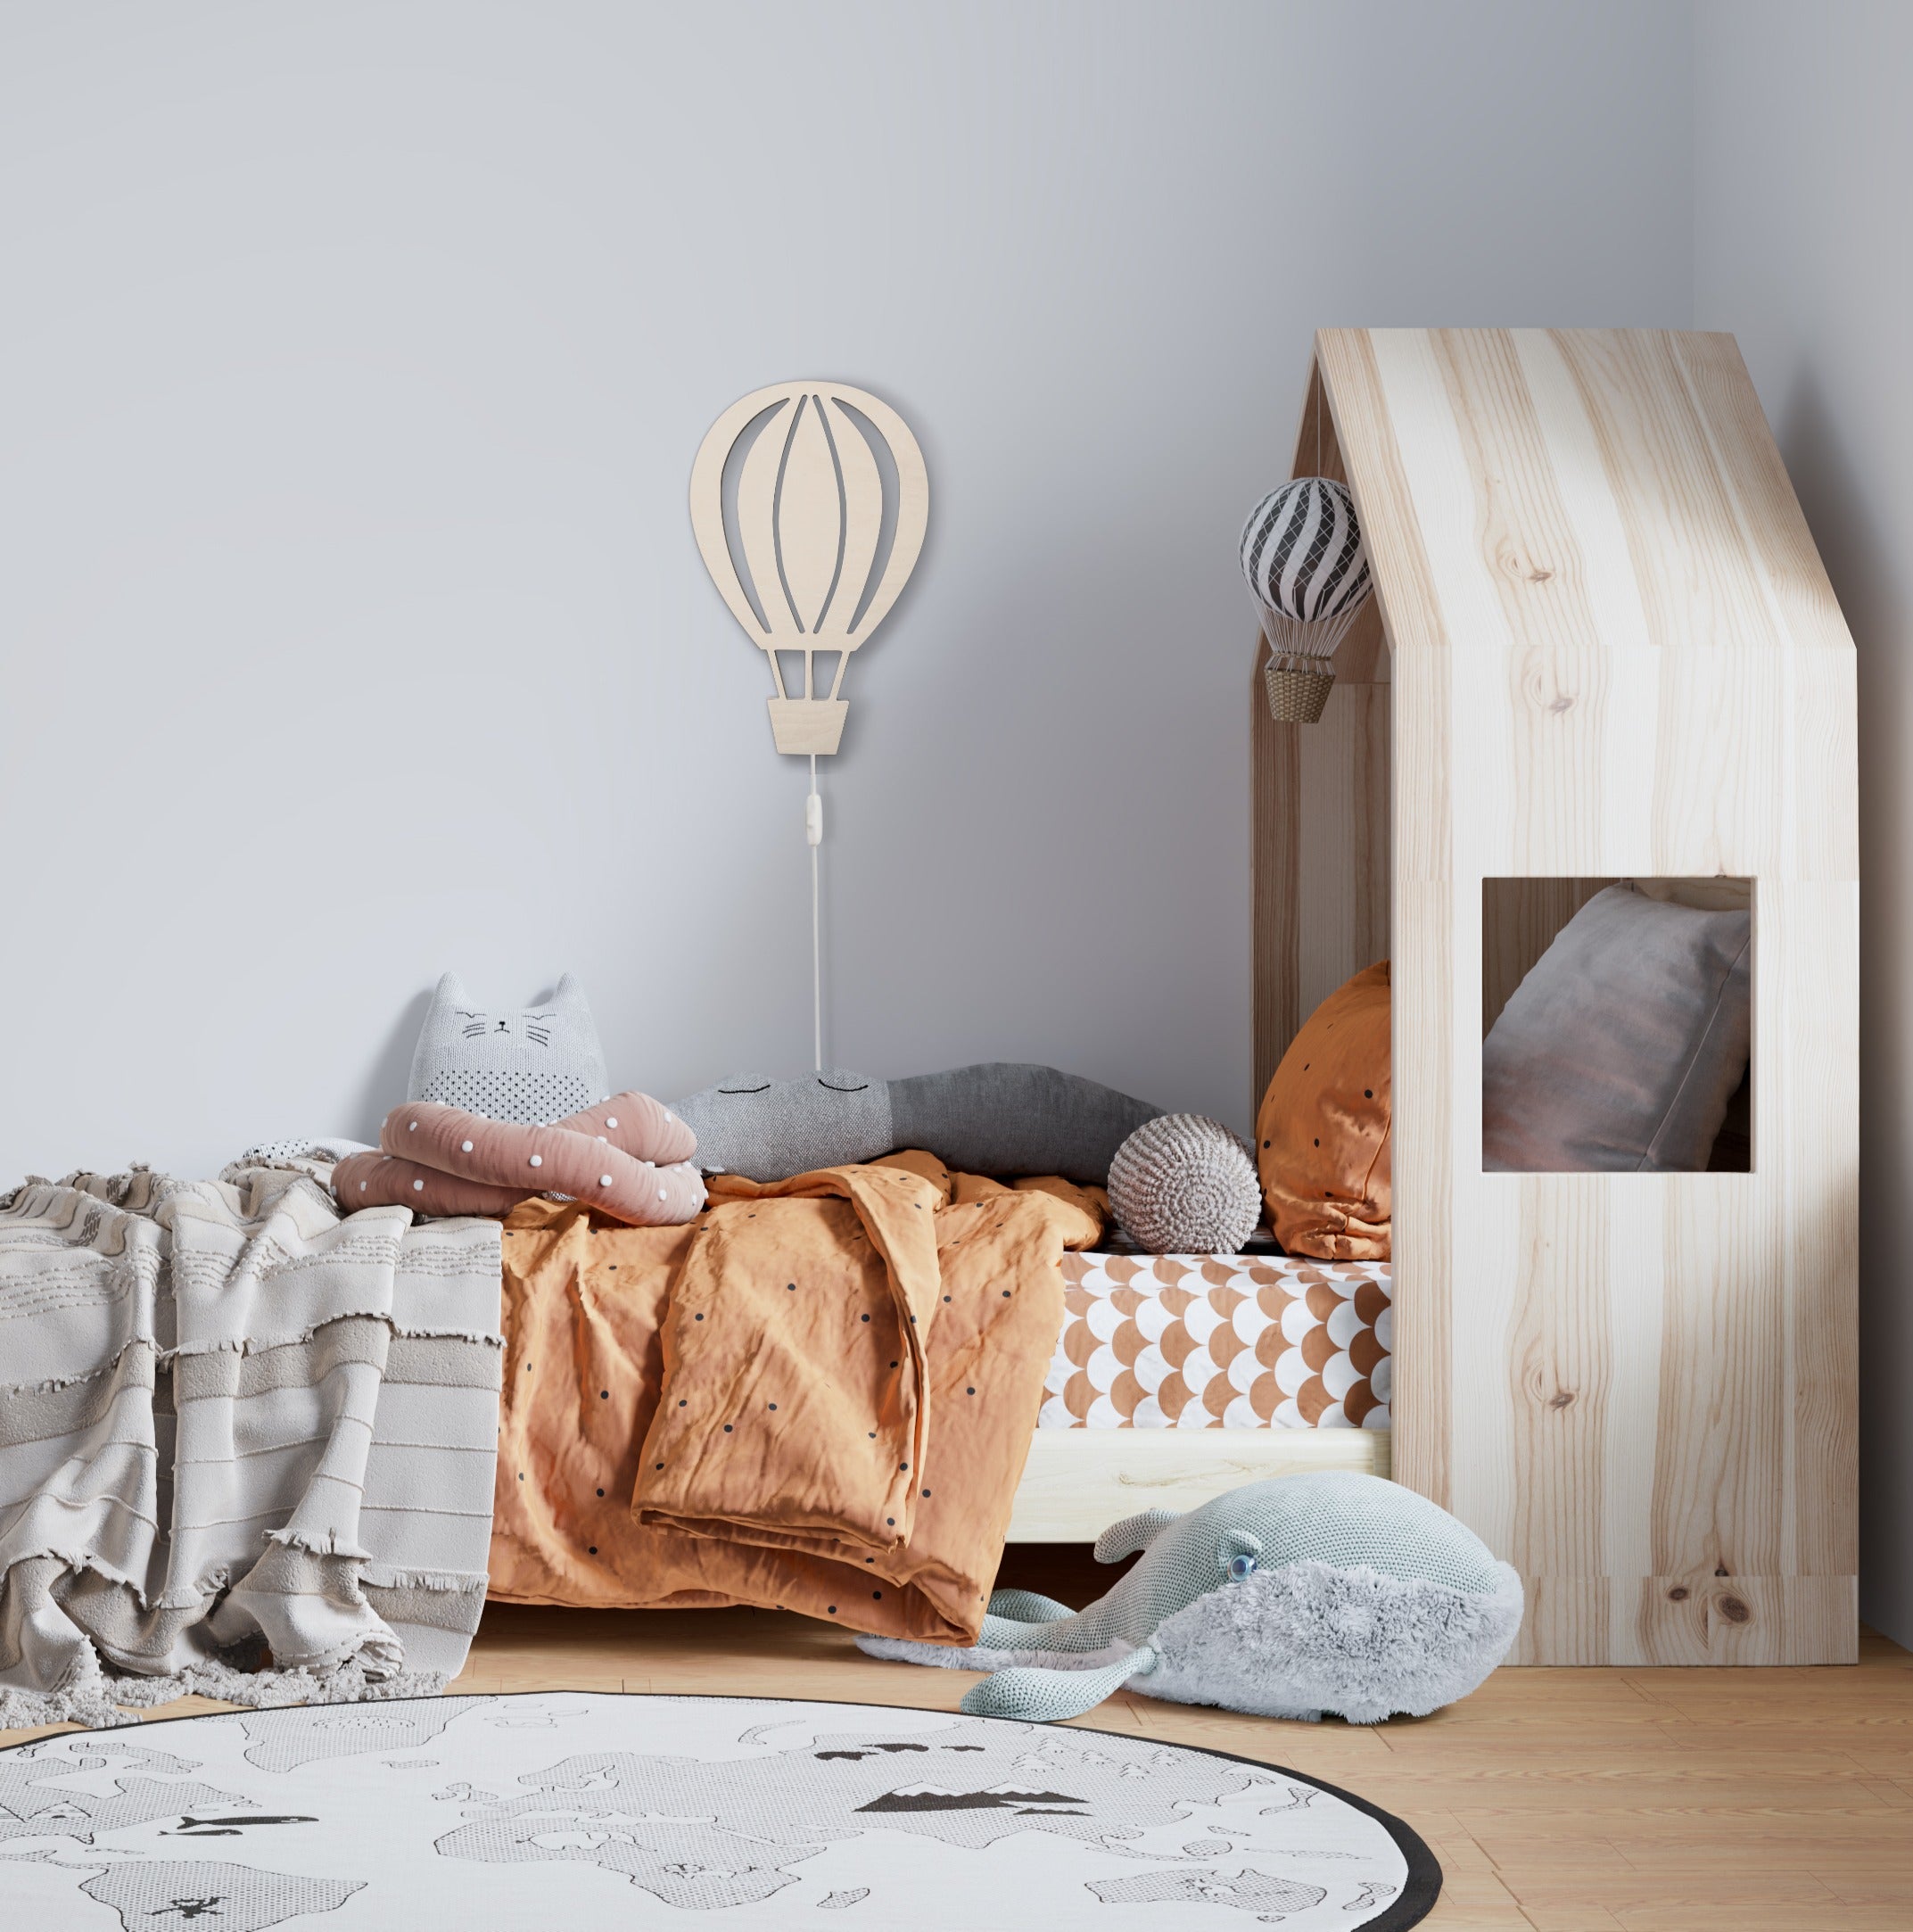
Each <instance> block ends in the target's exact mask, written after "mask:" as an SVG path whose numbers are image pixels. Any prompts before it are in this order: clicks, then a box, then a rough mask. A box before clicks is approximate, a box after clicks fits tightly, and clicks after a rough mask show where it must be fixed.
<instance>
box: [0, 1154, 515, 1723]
mask: <svg viewBox="0 0 1913 1932" xmlns="http://www.w3.org/2000/svg"><path fill="white" fill-rule="evenodd" d="M325 1171H326V1170H325V1169H324V1168H316V1169H312V1168H308V1169H305V1170H301V1169H300V1168H296V1167H294V1168H285V1167H279V1168H228V1169H227V1173H226V1175H225V1177H222V1179H220V1180H219V1181H197V1182H186V1181H174V1180H169V1179H167V1178H165V1177H162V1176H160V1175H156V1174H153V1173H150V1172H148V1171H146V1170H144V1169H136V1170H135V1171H134V1172H132V1173H131V1174H125V1175H116V1176H111V1177H108V1176H100V1175H74V1176H70V1177H68V1179H67V1180H65V1181H62V1182H58V1183H53V1182H46V1181H40V1180H33V1181H29V1182H28V1183H27V1184H26V1185H24V1186H23V1187H21V1188H19V1189H17V1190H15V1192H14V1193H13V1194H12V1196H11V1198H8V1199H4V1200H0V1726H4V1725H16V1724H29V1723H45V1722H51V1721H57V1720H59V1719H64V1718H78V1719H80V1720H81V1721H86V1722H93V1723H111V1722H114V1721H119V1713H118V1711H117V1710H116V1708H115V1706H116V1705H150V1704H156V1703H162V1702H165V1701H166V1700H168V1699H169V1698H171V1697H177V1696H179V1695H181V1694H182V1693H183V1692H185V1691H186V1690H198V1691H202V1692H204V1693H206V1694H208V1695H210V1696H214V1697H229V1698H233V1699H235V1700H236V1701H240V1702H243V1703H251V1704H258V1703H280V1702H294V1701H304V1700H312V1699H319V1700H331V1699H339V1698H347V1697H367V1696H373V1697H375V1696H380V1695H387V1696H404V1695H416V1694H417V1693H418V1692H420V1691H422V1690H429V1689H433V1688H438V1687H439V1686H440V1685H441V1684H442V1683H443V1681H444V1680H445V1678H446V1677H447V1676H448V1675H449V1674H451V1673H453V1672H456V1671H457V1670H458V1667H459V1665H460V1664H461V1663H462V1661H463V1659H464V1656H465V1653H466V1647H467V1646H468V1645H469V1643H470V1641H471V1636H472V1632H473V1631H474V1630H475V1629H476V1628H477V1624H478V1619H479V1614H480V1612H481V1610H482V1606H483V1603H484V1589H485V1555H486V1548H487V1545H488V1542H489V1540H490V1537H491V1490H492V1465H493V1461H494V1458H495V1453H496V1444H497V1437H498V1407H499V1362H500V1359H501V1353H500V1351H501V1346H502V1344H501V1340H500V1337H499V1333H498V1322H499V1226H498V1224H497V1223H496V1222H495V1221H479V1220H454V1221H439V1222H435V1223H433V1224H431V1225H430V1226H413V1225H412V1218H411V1216H410V1214H409V1213H408V1211H407V1210H404V1209H402V1208H375V1209H370V1210H366V1211H365V1212H362V1213H358V1214H353V1215H350V1216H345V1217H342V1216H341V1215H340V1213H339V1211H338V1210H337V1209H336V1208H335V1207H334V1204H333V1201H332V1198H331V1196H330V1194H329V1193H327V1192H326V1187H325V1185H323V1180H322V1178H321V1177H322V1176H323V1174H324V1172H325ZM262 1666H263V1667H262Z"/></svg>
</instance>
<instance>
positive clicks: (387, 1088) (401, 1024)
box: [350, 987, 543, 1142]
mask: <svg viewBox="0 0 1913 1932" xmlns="http://www.w3.org/2000/svg"><path fill="white" fill-rule="evenodd" d="M533 1003H534V1004H537V1005H541V1004H542V1003H543V1002H542V1001H534V1002H533ZM431 1008H432V988H431V987H420V988H419V989H418V991H417V992H416V993H415V994H414V995H412V997H411V998H410V999H409V1000H408V1001H407V1002H406V1003H405V1006H404V1008H403V1010H402V1011H400V1014H399V1017H398V1018H397V1019H396V1020H393V1021H392V1030H391V1031H390V1032H389V1033H388V1034H387V1035H386V1036H385V1039H384V1044H383V1045H381V1046H380V1048H379V1050H378V1053H377V1054H376V1055H375V1058H374V1060H373V1061H372V1065H371V1066H370V1068H369V1069H367V1073H366V1078H365V1085H364V1086H363V1087H362V1088H361V1089H360V1090H359V1099H358V1101H357V1102H356V1103H355V1104H354V1106H353V1108H352V1119H351V1122H350V1132H351V1133H352V1134H353V1135H355V1136H356V1137H357V1138H358V1139H359V1140H362V1141H373V1142H376V1141H377V1139H378V1137H379V1123H380V1122H381V1121H383V1119H384V1118H385V1116H386V1115H387V1114H388V1113H390V1112H391V1111H392V1109H393V1108H394V1107H396V1106H397V1105H398V1104H399V1102H400V1101H401V1100H403V1099H404V1098H405V1089H406V1086H407V1083H408V1081H409V1079H410V1077H411V1072H412V1053H413V1050H414V1049H415V1048H416V1046H417V1044H418V1035H419V1030H420V1028H423V1027H424V1025H425V1015H426V1013H427V1012H429V1011H431Z"/></svg>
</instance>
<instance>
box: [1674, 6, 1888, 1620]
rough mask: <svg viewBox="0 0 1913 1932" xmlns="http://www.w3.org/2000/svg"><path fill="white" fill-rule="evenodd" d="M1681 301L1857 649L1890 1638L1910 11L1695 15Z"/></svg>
mask: <svg viewBox="0 0 1913 1932" xmlns="http://www.w3.org/2000/svg"><path fill="white" fill-rule="evenodd" d="M1696 51H1697V79H1698V85H1697V88H1696V95H1695V144H1694V152H1695V163H1696V171H1695V190H1696V192H1695V202H1694V209H1695V214H1694V307H1695V313H1696V319H1697V320H1698V321H1699V323H1700V324H1701V326H1703V327H1707V328H1721V329H1731V330H1733V331H1734V332H1735V333H1736V334H1737V335H1738V336H1739V338H1740V343H1741V347H1742V349H1743V351H1744V352H1745V354H1746V357H1747V361H1748V364H1749V367H1751V368H1752V372H1753V377H1754V380H1755V382H1756V383H1757V384H1759V385H1760V398H1761V400H1762V401H1763V402H1764V403H1765V405H1766V408H1767V414H1768V417H1769V419H1770V420H1771V422H1772V423H1773V425H1774V427H1775V430H1776V432H1777V434H1778V436H1779V439H1780V448H1781V452H1782V454H1783V455H1784V456H1785V458H1786V462H1787V467H1788V469H1789V470H1790V471H1791V472H1792V473H1793V483H1794V487H1795V488H1796V489H1797V490H1798V491H1799V492H1800V497H1801V501H1802V504H1803V505H1804V507H1805V508H1806V512H1807V519H1808V521H1809V522H1810V524H1812V526H1813V533H1814V537H1815V539H1816V541H1818V544H1819V546H1820V550H1821V554H1822V555H1823V556H1824V557H1826V567H1827V570H1828V571H1829V573H1830V574H1831V575H1832V577H1833V581H1834V588H1835V590H1836V591H1837V592H1838V593H1839V597H1840V600H1841V603H1842V605H1843V607H1844V609H1845V611H1846V615H1847V621H1848V623H1850V624H1851V626H1852V630H1853V636H1854V640H1855V642H1856V644H1857V645H1858V647H1859V761H1860V763H1859V775H1860V875H1861V876H1860V904H1861V919H1860V1019H1861V1039H1862V1048H1863V1050H1862V1057H1861V1081H1860V1150H1861V1152H1860V1162H1861V1166H1860V1190H1861V1210H1860V1377H1861V1389H1860V1424H1861V1426H1860V1532H1861V1552H1860V1570H1861V1577H1860V1614H1861V1615H1862V1616H1863V1617H1864V1618H1865V1619H1866V1620H1867V1621H1868V1622H1870V1623H1872V1624H1873V1625H1874V1626H1875V1627H1876V1629H1879V1630H1882V1631H1886V1632H1887V1633H1888V1634H1890V1635H1892V1636H1893V1637H1895V1638H1897V1639H1899V1640H1900V1641H1901V1643H1904V1644H1913V1535H1909V1524H1913V1403H1909V1400H1908V1397H1907V1390H1908V1387H1909V1383H1913V1298H1909V1294H1908V1292H1907V1285H1906V1282H1907V1265H1908V1257H1909V1255H1913V1201H1909V1197H1908V1189H1907V1179H1906V1177H1907V1174H1908V1170H1909V1161H1913V1011H1909V1001H1908V997H1907V987H1908V984H1909V980H1913V884H1909V861H1913V777H1909V764H1908V758H1907V752H1906V747H1907V745H1908V744H1909V741H1913V665H1909V659H1908V649H1909V645H1913V557H1909V550H1908V539H1909V532H1913V359H1909V354H1908V347H1907V318H1908V317H1909V314H1913V251H1909V246H1908V239H1907V210H1908V206H1909V198H1913V120H1909V117H1908V113H1907V107H1906V96H1907V88H1908V84H1909V79H1913V10H1909V8H1908V7H1906V6H1905V5H1904V4H1903V0H1859V4H1856V0H1838V4H1831V5H1827V4H1822V5H1818V6H1814V7H1802V6H1800V5H1798V4H1786V0H1710V4H1703V6H1702V7H1701V8H1700V9H1699V12H1698V14H1697V18H1696Z"/></svg>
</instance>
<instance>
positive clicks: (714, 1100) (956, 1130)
mask: <svg viewBox="0 0 1913 1932" xmlns="http://www.w3.org/2000/svg"><path fill="white" fill-rule="evenodd" d="M672 1112H674V1113H675V1114H676V1115H677V1116H678V1118H679V1119H680V1120H682V1121H684V1122H685V1123H686V1124H687V1125H688V1126H689V1127H690V1129H691V1131H692V1132H693V1133H695V1134H696V1135H697V1162H698V1165H699V1166H700V1167H702V1168H704V1170H705V1173H707V1174H721V1173H728V1174H741V1175H743V1176H745V1177H746V1178H747V1179H749V1180H754V1181H782V1180H787V1179H788V1178H789V1177H791V1176H792V1175H793V1174H804V1173H807V1172H809V1170H810V1169H811V1168H829V1167H838V1166H842V1165H845V1164H846V1163H851V1162H855V1161H860V1160H876V1159H877V1158H878V1156H879V1155H881V1154H886V1153H889V1152H892V1151H893V1150H894V1149H896V1148H899V1147H920V1148H923V1149H924V1150H926V1151H927V1152H930V1153H933V1154H935V1155H936V1157H937V1159H938V1160H943V1161H945V1162H947V1163H948V1165H949V1166H951V1167H952V1168H956V1169H958V1170H959V1171H960V1172H961V1173H966V1174H992V1175H1009V1176H1015V1175H1023V1174H1060V1175H1062V1176H1063V1177H1065V1178H1066V1179H1068V1180H1072V1181H1093V1182H1096V1183H1099V1184H1100V1183H1101V1182H1102V1181H1103V1180H1104V1179H1106V1178H1107V1177H1108V1175H1109V1163H1110V1161H1111V1160H1114V1159H1115V1157H1116V1151H1117V1148H1118V1147H1120V1146H1121V1145H1122V1144H1123V1143H1124V1141H1125V1140H1126V1139H1127V1138H1128V1137H1129V1135H1131V1134H1132V1133H1134V1131H1135V1129H1136V1128H1137V1127H1140V1126H1142V1123H1143V1122H1144V1121H1145V1120H1152V1119H1155V1118H1156V1116H1157V1114H1158V1112H1159V1109H1158V1108H1155V1107H1151V1106H1150V1105H1149V1104H1148V1103H1147V1102H1144V1101H1140V1100H1132V1099H1131V1098H1130V1097H1129V1095H1128V1094H1118V1093H1117V1092H1116V1090H1115V1089H1114V1088H1113V1087H1107V1086H1099V1085H1098V1084H1097V1083H1096V1082H1095V1081H1094V1080H1084V1079H1083V1078H1081V1077H1078V1076H1077V1075H1076V1074H1073V1073H1063V1072H1061V1071H1060V1070H1059V1069H1056V1068H1054V1067H1037V1066H1030V1065H1027V1064H1023V1063H1020V1062H1013V1061H989V1062H986V1063H985V1064H983V1065H980V1066H975V1067H953V1068H952V1069H950V1070H949V1071H948V1072H947V1073H925V1074H917V1075H914V1076H912V1077H910V1078H908V1079H903V1080H887V1081H886V1080H870V1079H866V1078H864V1077H862V1075H860V1074H854V1073H845V1072H843V1071H841V1070H838V1069H832V1070H830V1071H828V1072H824V1073H812V1074H806V1075H805V1076H804V1077H803V1078H802V1079H799V1080H768V1079H732V1080H723V1081H720V1082H719V1083H718V1085H717V1086H710V1087H706V1088H705V1090H704V1092H703V1093H701V1094H692V1095H691V1096H690V1097H689V1099H688V1100H680V1101H673V1102H672Z"/></svg>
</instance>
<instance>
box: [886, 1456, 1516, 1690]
mask: <svg viewBox="0 0 1913 1932" xmlns="http://www.w3.org/2000/svg"><path fill="white" fill-rule="evenodd" d="M1138 1549H1140V1550H1142V1560H1141V1561H1140V1562H1139V1563H1138V1564H1137V1565H1135V1567H1134V1569H1132V1570H1130V1571H1129V1572H1128V1573H1126V1575H1125V1576H1124V1577H1122V1579H1121V1580H1120V1581H1118V1582H1117V1585H1116V1587H1115V1588H1114V1589H1111V1590H1110V1591H1109V1593H1108V1595H1107V1596H1104V1597H1102V1598H1099V1599H1098V1600H1097V1601H1096V1602H1095V1603H1093V1604H1091V1605H1090V1606H1089V1607H1088V1608H1087V1609H1086V1610H1081V1611H1076V1610H1071V1609H1070V1608H1069V1607H1068V1606H1067V1605H1064V1604H1060V1603H1056V1602H1053V1601H1052V1600H1051V1599H1050V1598H1046V1597H1038V1596H1034V1595H1032V1594H1030V1593H1029V1592H1027V1591H1024V1590H998V1591H997V1592H996V1594H995V1595H994V1597H992V1598H991V1599H990V1608H989V1614H987V1615H986V1616H985V1618H984V1620H983V1631H982V1640H981V1641H980V1642H979V1643H978V1644H977V1645H975V1646H974V1647H970V1648H968V1649H952V1648H950V1647H945V1646H943V1645H937V1644H922V1643H910V1642H905V1641H903V1640H902V1639H896V1638H887V1637H859V1638H858V1639H857V1642H858V1644H859V1646H860V1647H862V1649H864V1650H865V1651H867V1652H868V1653H869V1654H870V1655H872V1656H877V1657H895V1658H899V1659H902V1660H903V1661H906V1662H909V1663H913V1664H941V1665H943V1666H944V1668H946V1669H951V1670H960V1671H989V1672H992V1673H993V1674H992V1675H991V1676H989V1677H986V1678H985V1680H983V1682H981V1683H980V1684H976V1685H973V1686H972V1687H971V1688H970V1689H969V1692H968V1693H967V1694H966V1695H965V1697H964V1698H963V1706H962V1707H963V1709H964V1710H965V1711H967V1712H969V1713H970V1714H971V1715H972V1716H973V1717H1014V1718H1023V1719H1026V1720H1034V1721H1037V1722H1048V1721H1053V1720H1055V1719H1057V1718H1063V1717H1076V1716H1080V1715H1081V1714H1082V1713H1083V1712H1084V1711H1087V1710H1089V1709H1090V1708H1091V1707H1092V1706H1093V1705H1097V1704H1101V1702H1102V1700H1103V1699H1104V1698H1105V1697H1109V1695H1110V1694H1111V1693H1112V1692H1113V1691H1116V1690H1118V1689H1120V1688H1122V1687H1123V1686H1124V1685H1128V1687H1129V1688H1131V1689H1132V1690H1136V1691H1140V1692H1142V1695H1143V1696H1145V1697H1162V1698H1166V1699H1167V1700H1168V1701H1170V1702H1172V1703H1175V1704H1214V1705H1222V1706H1224V1708H1225V1709H1228V1710H1233V1711H1243V1712H1247V1713H1249V1714H1250V1715H1251V1716H1256V1717H1299V1718H1310V1719H1314V1718H1319V1717H1320V1716H1321V1715H1322V1714H1323V1713H1324V1712H1334V1713H1338V1714H1339V1715H1340V1716H1342V1717H1345V1718H1347V1719H1348V1721H1350V1722H1351V1723H1356V1724H1375V1723H1380V1722H1381V1720H1382V1719H1384V1718H1386V1717H1389V1716H1390V1715H1391V1714H1393V1713H1396V1712H1402V1713H1406V1714H1408V1715H1410V1716H1415V1717H1421V1716H1425V1715H1426V1714H1427V1713H1429V1712H1431V1711H1433V1710H1438V1709H1439V1707H1440V1706H1441V1705H1445V1704H1452V1703H1454V1702H1455V1699H1456V1698H1458V1697H1466V1696H1467V1695H1468V1693H1469V1692H1470V1691H1471V1690H1472V1689H1474V1688H1476V1687H1477V1686H1478V1685H1479V1684H1480V1682H1481V1680H1483V1679H1484V1678H1485V1677H1486V1676H1487V1675H1488V1672H1490V1671H1492V1670H1493V1669H1494V1668H1495V1666H1496V1665H1497V1664H1499V1663H1500V1662H1501V1660H1502V1659H1503V1658H1504V1657H1505V1656H1506V1655H1507V1654H1508V1650H1509V1647H1511V1646H1512V1645H1513V1641H1514V1638H1515V1633H1516V1632H1517V1631H1519V1630H1520V1629H1521V1608H1522V1598H1521V1579H1520V1578H1519V1577H1518V1576H1516V1574H1515V1573H1514V1572H1513V1570H1512V1569H1510V1568H1509V1566H1508V1565H1506V1564H1505V1563H1497V1562H1496V1561H1495V1559H1494V1557H1493V1556H1491V1555H1490V1554H1489V1552H1488V1547H1487V1546H1486V1545H1485V1544H1484V1543H1483V1542H1482V1541H1481V1540H1480V1538H1479V1537H1477V1536H1476V1535H1475V1534H1474V1532H1472V1530H1469V1529H1468V1528H1467V1527H1465V1525H1464V1524H1462V1523H1457V1522H1456V1521H1455V1518H1454V1517H1453V1516H1451V1515H1448V1513H1447V1511H1446V1510H1445V1509H1441V1508H1439V1507H1437V1506H1436V1505H1435V1504H1433V1503H1431V1502H1429V1501H1428V1500H1427V1499H1425V1498H1424V1497H1421V1496H1417V1495H1416V1494H1415V1493H1414V1491H1413V1490H1405V1489H1402V1488H1400V1487H1399V1486H1398V1485H1397V1484H1395V1483H1393V1482H1383V1481H1382V1480H1381V1478H1380V1477H1379V1476H1365V1475H1357V1474H1354V1473H1353V1472H1351V1471H1345V1470H1323V1471H1321V1472H1319V1473H1316V1474H1307V1475H1295V1476H1276V1477H1274V1478H1272V1479H1271V1480H1269V1481H1267V1482H1250V1483H1248V1484H1245V1485H1244V1486H1243V1487H1242V1488H1241V1489H1237V1490H1229V1491H1228V1493H1227V1494H1226V1495H1223V1496H1218V1497H1217V1498H1216V1499H1215V1500H1214V1501H1213V1502H1208V1503H1205V1504H1204V1505H1203V1506H1202V1507H1200V1509H1194V1510H1191V1511H1190V1512H1189V1513H1188V1514H1187V1515H1175V1514H1174V1513H1172V1512H1171V1511H1168V1510H1164V1509H1151V1510H1148V1511H1146V1512H1145V1513H1144V1514H1143V1515H1139V1516H1130V1517H1127V1518H1126V1519H1125V1520H1124V1521H1123V1522H1121V1523H1116V1524H1114V1525H1112V1526H1111V1527H1110V1528H1109V1529H1108V1530H1105V1531H1104V1532H1103V1533H1102V1535H1101V1537H1100V1538H1099V1539H1098V1540H1097V1543H1096V1559H1097V1561H1098V1562H1099V1563H1116V1562H1118V1561H1120V1560H1121V1559H1122V1558H1123V1557H1125V1556H1130V1555H1132V1554H1133V1553H1134V1551H1136V1550H1138Z"/></svg>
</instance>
